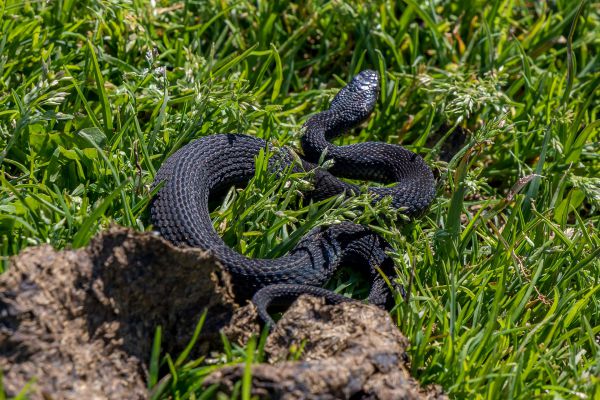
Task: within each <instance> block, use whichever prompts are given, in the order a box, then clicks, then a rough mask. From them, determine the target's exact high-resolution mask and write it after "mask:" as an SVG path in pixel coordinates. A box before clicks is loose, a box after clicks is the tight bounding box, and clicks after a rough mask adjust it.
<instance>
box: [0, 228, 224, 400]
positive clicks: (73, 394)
mask: <svg viewBox="0 0 600 400" xmlns="http://www.w3.org/2000/svg"><path fill="white" fill-rule="evenodd" d="M225 279H226V276H225V275H224V274H222V272H221V270H220V268H219V267H218V265H217V264H216V263H215V262H214V260H213V259H212V258H211V257H210V256H209V255H208V254H206V253H204V252H201V251H198V250H193V249H177V248H174V247H173V246H171V245H170V244H169V243H167V242H166V241H164V240H163V239H161V238H159V237H157V236H155V235H153V234H150V233H134V232H132V231H129V230H126V229H123V228H113V229H111V230H109V231H108V232H107V233H105V234H102V235H100V236H99V237H97V238H96V239H94V240H93V242H92V243H91V244H90V246H89V247H87V248H85V249H80V250H67V251H55V250H54V249H52V248H51V247H50V246H40V247H36V248H30V249H27V250H25V251H23V253H22V254H20V255H19V256H18V257H15V258H13V259H12V262H11V266H10V268H9V270H8V271H7V272H6V273H5V274H3V275H2V276H0V366H1V367H0V368H2V370H3V371H2V372H3V373H4V384H5V387H6V389H7V391H8V393H9V394H15V393H17V392H18V391H19V390H21V389H22V388H23V387H24V386H25V385H26V384H27V383H28V382H29V381H31V380H32V379H34V380H35V382H34V384H33V387H32V390H31V391H30V393H31V394H32V395H31V397H32V398H43V397H46V398H48V397H49V396H55V398H131V399H136V398H145V397H147V391H146V376H147V373H146V371H147V368H146V366H147V362H148V361H149V358H150V354H151V344H152V338H153V336H154V332H155V328H156V327H157V326H158V325H160V326H161V327H162V331H163V344H164V346H165V348H164V350H165V351H168V352H169V353H171V354H178V352H180V351H181V350H182V349H183V348H184V347H185V345H186V344H187V343H188V341H189V339H190V337H191V334H192V333H193V332H194V327H195V325H196V323H197V322H198V319H199V317H200V315H201V313H202V311H203V309H204V308H205V307H208V308H209V312H208V318H207V321H206V324H205V329H203V332H205V333H210V332H212V333H215V332H217V331H218V330H219V329H220V328H221V327H223V326H224V325H225V324H226V323H227V322H229V320H230V317H231V313H232V311H233V309H234V304H233V302H232V301H231V297H230V295H229V292H228V290H227V287H228V286H227V284H226V281H225ZM204 342H205V343H206V340H205V341H204ZM202 350H203V349H200V348H199V349H196V351H197V353H198V352H201V351H202Z"/></svg>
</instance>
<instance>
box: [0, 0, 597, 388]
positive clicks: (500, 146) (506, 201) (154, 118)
mask: <svg viewBox="0 0 600 400" xmlns="http://www.w3.org/2000/svg"><path fill="white" fill-rule="evenodd" d="M156 3H157V4H156V6H155V7H152V6H151V4H150V2H143V1H141V0H130V1H124V2H120V1H113V0H104V1H101V0H87V1H78V2H75V1H72V0H57V1H51V2H46V1H35V2H34V1H30V2H24V1H10V0H9V1H4V2H1V3H0V16H1V28H0V31H1V34H0V149H1V152H0V170H1V173H0V185H1V186H0V187H1V189H0V252H1V257H2V258H1V264H0V270H2V269H6V268H7V265H8V256H10V255H14V254H17V253H18V252H19V251H20V250H22V249H23V248H25V247H27V246H32V245H36V244H40V243H50V244H52V245H54V246H56V247H57V248H63V247H68V246H74V247H79V246H83V245H85V244H86V243H87V242H88V240H89V238H90V237H91V236H93V235H94V234H95V233H96V232H98V231H99V230H101V229H103V228H105V227H106V226H107V225H108V224H109V223H110V222H111V221H116V222H118V223H119V224H122V225H125V226H130V227H133V228H135V229H138V230H146V229H150V226H149V225H148V217H147V205H148V201H149V199H150V197H151V192H150V186H149V185H150V182H151V181H152V178H153V175H154V173H155V171H156V169H157V168H158V167H159V166H160V164H161V162H162V161H163V160H165V158H166V157H168V156H169V155H170V154H172V153H173V152H174V151H175V150H177V149H178V148H180V147H181V146H182V145H183V144H185V143H187V142H188V141H189V140H191V139H193V138H198V137H201V136H204V135H209V134H213V133H219V132H245V133H249V134H252V135H256V136H259V137H263V138H267V139H269V140H270V141H272V142H273V143H274V144H275V145H277V146H281V145H292V146H297V144H298V138H299V137H300V135H301V131H300V127H301V126H302V123H303V122H304V121H305V120H306V119H307V118H308V117H309V116H310V115H311V114H313V113H315V112H317V111H319V110H322V109H324V108H325V107H327V104H328V102H329V101H330V100H331V98H332V96H333V95H334V94H335V93H336V91H337V90H338V89H339V88H340V87H341V86H342V85H343V84H344V82H346V81H347V80H348V79H349V78H350V77H351V76H352V75H353V74H354V73H356V72H358V71H360V70H362V69H365V68H373V69H376V70H378V71H379V72H380V74H381V75H382V78H383V79H382V95H381V99H380V101H379V103H378V105H377V111H376V113H375V115H374V116H373V118H371V119H370V120H369V122H368V125H367V126H366V128H365V129H364V130H362V131H356V132H354V133H353V134H352V135H349V136H347V137H345V138H343V139H341V140H340V141H339V143H344V144H346V143H355V142H359V141H366V140H378V141H386V142H391V143H401V144H403V145H405V146H407V147H408V148H410V149H412V150H414V151H416V152H418V153H420V154H421V155H423V156H424V157H425V158H426V159H427V160H428V162H430V164H431V165H432V166H433V167H434V169H435V170H436V173H437V174H438V176H439V191H438V196H437V199H436V201H435V202H434V204H433V205H432V207H431V209H430V211H429V212H428V213H427V215H425V216H424V217H423V218H422V219H420V220H418V221H412V222H408V223H403V222H402V221H401V218H398V217H397V216H396V215H393V213H391V212H390V210H388V209H387V207H385V205H380V206H379V207H377V208H376V209H373V208H371V207H370V206H369V204H368V201H367V200H366V199H365V198H357V199H331V200H329V201H324V202H322V203H320V204H313V205H310V204H299V203H301V202H299V196H298V195H297V193H296V190H301V189H302V188H303V187H305V185H309V184H310V182H309V178H310V177H309V176H303V175H293V176H286V177H282V178H280V179H279V180H278V179H277V178H275V177H273V176H269V174H266V173H265V171H264V168H259V169H258V172H257V176H256V178H255V180H254V181H253V182H252V184H251V185H249V187H248V188H247V189H246V190H245V191H243V192H239V191H232V192H230V196H228V198H227V199H226V200H225V202H224V204H223V205H222V206H221V207H219V208H217V209H216V210H215V213H214V217H215V225H216V226H217V228H218V229H219V231H220V232H221V233H222V234H223V236H224V237H225V238H226V240H227V241H228V243H230V244H231V245H232V246H234V247H235V248H237V249H238V250H239V251H242V252H244V253H245V254H249V255H252V256H266V255H268V256H277V255H278V254H281V253H283V252H285V251H286V250H287V249H288V248H289V247H290V246H291V245H293V243H295V241H297V240H298V239H299V238H300V237H301V236H302V234H303V233H305V232H306V231H307V230H309V229H311V228H312V227H314V226H316V225H318V224H323V223H332V222H335V221H337V220H342V219H350V220H358V221H360V222H361V223H365V224H370V225H371V226H373V227H374V228H375V229H377V230H378V231H379V232H381V233H382V234H383V235H384V236H385V237H386V238H387V239H388V240H389V241H390V242H391V243H392V244H393V246H394V248H395V250H396V251H395V254H394V257H395V259H396V261H397V267H398V268H397V269H398V277H397V280H398V282H400V283H402V284H404V285H405V287H407V288H408V291H409V294H410V298H409V300H408V301H407V302H403V301H400V299H399V301H398V305H397V307H395V308H394V309H393V310H392V312H391V313H392V316H393V317H394V318H395V319H396V320H397V322H398V326H399V327H400V329H401V330H402V331H403V332H404V333H405V334H406V335H407V336H408V337H409V338H410V340H411V343H412V347H411V349H410V356H411V360H412V372H413V374H414V375H415V376H416V377H417V378H418V379H419V380H420V381H421V382H423V383H433V382H436V383H439V384H440V385H442V386H443V387H444V388H445V390H446V391H447V392H448V393H450V395H451V396H452V397H454V398H543V397H554V398H590V399H591V398H594V396H596V398H597V396H600V378H599V376H600V261H599V260H600V250H599V249H600V235H599V233H598V229H599V222H600V213H599V212H598V210H599V207H600V141H599V139H598V132H599V130H600V129H599V128H600V123H599V122H598V121H597V120H598V114H599V112H600V89H599V87H600V53H599V52H598V49H599V48H600V36H599V35H598V32H599V31H600V5H599V4H598V3H593V2H592V1H581V2H577V1H573V0H549V1H524V0H502V1H500V0H488V1H483V0H459V1H453V2H450V1H446V2H443V1H439V0H403V1H388V2H371V1H365V2H359V1H356V2H349V1H348V2H345V1H331V2H318V1H307V2H298V4H293V3H292V2H289V1H280V2H271V1H252V2H251V1H248V0H240V1H236V2H233V1H231V2H230V1H226V0H223V1H182V2H170V1H157V2H156ZM443 126H446V127H450V130H452V129H457V128H463V129H466V130H467V132H468V137H467V141H466V143H465V145H464V146H463V148H462V149H461V150H460V151H459V152H458V153H457V154H456V155H455V156H454V158H453V159H452V160H450V161H448V162H443V161H439V158H438V154H439V152H440V151H441V150H442V145H443V142H444V140H446V139H448V140H450V138H449V136H448V135H440V134H439V132H440V129H441V127H443ZM260 162H261V160H259V161H258V163H259V167H260ZM263 162H264V161H263ZM290 185H291V187H290ZM265 231H266V232H267V233H266V234H261V235H258V234H257V232H265ZM331 287H332V288H335V289H337V290H339V291H341V292H343V293H347V294H355V295H357V296H360V294H361V293H362V292H363V291H364V290H365V286H364V284H361V282H359V278H358V277H356V276H354V274H352V273H351V272H347V273H345V274H342V275H340V276H338V277H336V279H334V282H332V283H331ZM192 334H193V332H190V335H192ZM157 338H158V339H157V342H156V345H157V346H158V345H159V344H160V335H157ZM148 340H152V338H148ZM159 349H160V347H159V348H158V349H156V348H155V350H156V352H159ZM260 351H261V346H260V343H254V344H253V345H252V346H248V348H247V349H238V348H236V347H235V346H233V345H231V344H228V343H227V342H225V343H224V346H223V353H222V354H221V355H220V356H218V357H215V358H214V359H212V360H203V359H200V360H191V361H188V362H187V363H185V362H184V361H182V360H181V359H178V360H177V362H174V361H172V359H171V358H170V357H169V356H162V357H159V355H158V354H159V353H156V354H154V356H153V360H154V364H152V368H153V371H154V373H153V374H152V376H151V379H150V382H149V384H154V383H158V385H162V386H161V387H160V388H159V389H160V390H158V389H157V390H156V391H155V394H156V396H157V397H161V396H162V397H166V396H168V395H170V396H173V397H174V398H191V397H192V396H195V397H196V398H199V397H200V398H209V397H210V396H212V395H213V394H214V393H212V392H202V390H201V389H200V387H201V380H202V377H203V376H205V375H206V374H207V373H208V372H210V371H211V370H214V369H215V368H218V366H219V365H226V364H230V363H234V362H247V363H250V362H253V361H256V360H260V359H261V356H260ZM184 358H185V357H184ZM159 367H160V368H161V370H170V371H171V374H172V378H171V379H170V380H166V381H161V380H160V378H161V377H160V376H158V375H157V374H158V372H156V371H157V370H158V368H159ZM173 377H177V378H176V379H174V378H173ZM237 390H238V396H239V397H241V398H248V397H249V392H248V381H247V377H246V378H245V379H244V380H243V381H242V382H240V383H239V386H238V389H237ZM213 392H214V388H213ZM203 396H204V397H203Z"/></svg>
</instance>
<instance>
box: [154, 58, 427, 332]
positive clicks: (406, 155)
mask: <svg viewBox="0 0 600 400" xmlns="http://www.w3.org/2000/svg"><path fill="white" fill-rule="evenodd" d="M378 95H379V76H378V75H377V73H375V72H373V71H369V70H367V71H363V72H361V73H360V74H358V75H357V76H356V77H354V79H352V81H351V82H350V83H349V84H348V85H347V86H346V87H344V88H343V89H342V90H341V91H340V92H339V93H338V94H337V95H336V96H335V98H334V99H333V101H332V102H331V106H330V107H329V109H328V110H326V111H323V112H320V113H318V114H316V115H314V116H312V117H311V118H310V119H309V120H308V121H307V122H306V123H305V125H304V130H305V133H304V136H303V137H302V139H301V142H302V149H303V152H304V156H303V158H302V162H301V164H302V165H298V166H296V167H295V168H296V169H300V170H314V172H315V175H314V176H315V178H314V180H315V181H314V190H312V191H311V192H310V193H307V194H306V196H307V197H309V198H311V199H314V200H320V199H324V198H328V197H331V196H334V195H338V194H341V193H344V192H345V193H357V192H358V190H359V189H358V187H357V186H355V185H353V184H350V183H347V182H344V181H342V180H340V179H338V178H337V177H344V178H351V179H363V180H373V181H377V182H381V183H393V182H396V184H395V185H393V186H391V187H372V188H369V192H370V193H372V195H373V197H374V198H375V199H378V198H382V197H383V196H391V197H392V205H393V206H394V207H398V208H400V207H402V208H403V210H404V211H403V212H405V213H406V214H409V215H416V214H419V213H420V212H422V211H423V210H424V209H425V208H427V207H428V205H429V204H430V203H431V201H432V200H433V197H434V194H435V181H434V178H433V174H432V172H431V169H430V168H429V167H428V166H427V165H426V164H425V162H424V161H423V159H422V158H421V157H419V156H418V155H416V154H414V153H412V152H411V151H409V150H406V149H404V148H403V147H401V146H399V145H393V144H387V143H379V142H367V143H358V144H353V145H348V146H336V145H334V144H332V143H330V142H329V140H331V139H333V138H335V137H337V136H339V135H341V134H342V133H344V132H346V131H348V130H349V129H351V128H353V127H355V126H357V125H358V124H360V123H361V122H363V121H364V120H366V119H367V118H368V116H369V115H370V114H371V112H372V111H373V109H374V107H375V103H376V101H377V97H378ZM266 146H268V144H267V142H266V141H264V140H262V139H259V138H255V137H252V136H247V135H242V134H217V135H210V136H206V137H203V138H200V139H198V140H195V141H193V142H190V143H189V144H187V145H186V146H184V147H182V148H181V149H179V150H178V151H177V152H176V153H174V154H173V155H172V156H171V157H169V158H168V159H167V160H166V161H165V162H164V163H163V165H162V166H161V168H160V169H159V171H158V172H157V174H156V177H155V179H154V185H155V186H156V185H158V184H159V183H160V182H162V181H165V183H164V186H163V187H162V188H160V190H159V191H158V193H157V195H156V197H155V198H154V199H153V203H152V207H151V218H152V223H153V224H154V226H155V227H156V228H158V230H159V231H160V233H161V235H162V236H163V237H165V238H166V239H168V240H169V241H171V242H172V243H174V244H176V245H189V246H194V247H198V248H201V249H203V250H210V251H211V252H212V253H213V254H214V256H215V257H216V259H217V260H219V261H220V262H221V264H222V265H223V266H224V267H225V269H226V270H227V271H228V272H229V274H230V275H231V279H232V283H233V286H234V290H235V292H236V296H237V297H238V298H239V299H248V298H250V297H252V296H254V297H253V299H252V301H253V302H254V303H255V304H256V305H257V307H258V310H259V315H260V316H261V317H262V318H263V319H264V320H265V321H266V322H268V323H273V321H272V320H271V318H270V317H269V315H268V313H267V310H266V308H267V306H268V305H269V304H270V302H271V301H272V300H273V299H283V300H289V298H290V297H297V295H299V294H301V293H310V294H314V295H318V296H324V297H326V298H327V299H328V300H329V301H330V302H334V303H338V302H341V301H345V300H346V298H345V297H343V296H341V295H337V294H335V293H332V292H330V291H327V290H325V289H322V288H321V286H322V285H324V284H325V283H326V282H327V281H328V280H329V279H330V278H331V277H332V275H333V274H334V272H335V271H336V270H337V269H338V267H339V266H340V265H351V266H355V267H361V268H368V270H369V272H370V274H371V278H372V286H371V291H370V293H369V298H368V300H369V302H371V303H375V304H379V305H382V304H385V303H386V302H387V301H389V300H390V299H391V296H390V292H389V290H388V286H387V285H386V283H385V280H384V278H383V277H382V276H381V273H380V272H379V271H378V270H380V271H382V272H383V273H384V274H386V275H388V276H390V275H391V274H392V273H393V262H392V260H391V259H390V257H389V256H388V255H387V254H386V251H387V250H388V249H389V244H388V243H387V242H386V241H385V240H384V239H383V238H381V237H380V236H379V235H378V234H376V233H374V232H373V231H371V230H370V229H368V228H367V227H364V226H362V225H357V224H353V223H350V222H343V223H340V224H336V225H331V226H328V227H319V228H316V229H314V230H312V231H311V232H310V233H309V234H308V235H307V236H305V237H304V238H303V239H302V240H301V241H300V243H298V245H297V246H296V247H295V248H294V249H293V250H291V251H290V252H289V254H287V255H286V256H283V257H280V258H277V259H251V258H248V257H245V256H243V255H241V254H239V253H237V252H235V251H234V250H232V249H231V248H230V247H228V246H227V245H226V244H225V243H224V242H223V240H222V239H221V237H219V235H218V234H217V232H216V231H215V229H214V228H213V225H212V222H211V219H210V215H209V206H208V204H209V196H210V195H211V194H214V193H216V192H223V191H224V190H226V189H228V188H229V187H231V186H233V185H243V184H245V183H247V182H248V180H249V179H250V178H252V177H253V176H254V173H255V158H256V156H257V154H258V153H259V152H260V150H261V149H264V148H265V147H266ZM325 150H326V153H325V159H327V160H329V159H331V160H333V166H332V167H331V168H330V169H328V170H327V171H325V170H323V169H319V168H317V165H316V164H315V163H317V162H318V161H319V159H320V157H321V155H322V154H323V151H325ZM291 163H293V156H292V155H291V153H290V150H288V149H286V148H284V149H281V151H279V153H277V156H276V157H273V158H272V159H271V161H270V168H272V169H273V171H274V172H275V173H276V171H277V170H278V168H281V167H282V165H283V166H285V165H289V164H291ZM279 170H281V169H279Z"/></svg>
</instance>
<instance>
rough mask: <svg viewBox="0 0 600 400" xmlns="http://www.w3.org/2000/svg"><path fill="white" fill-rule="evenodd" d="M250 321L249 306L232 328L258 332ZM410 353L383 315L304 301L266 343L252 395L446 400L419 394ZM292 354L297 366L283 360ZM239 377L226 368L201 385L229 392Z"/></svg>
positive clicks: (426, 391) (433, 392)
mask: <svg viewBox="0 0 600 400" xmlns="http://www.w3.org/2000/svg"><path fill="white" fill-rule="evenodd" d="M255 315H256V314H255V311H254V307H253V306H252V305H249V306H246V307H243V308H242V309H239V310H238V311H236V315H235V317H234V320H236V324H232V325H233V326H250V327H255V326H256V325H255V318H256V317H255ZM254 329H256V327H255V328H254ZM228 333H229V334H230V335H231V336H232V338H233V339H236V340H238V341H239V342H241V343H242V344H243V342H244V341H245V340H247V338H248V337H249V334H248V333H247V332H241V331H240V330H239V329H237V328H235V329H233V330H231V328H230V330H229V331H228ZM240 333H241V334H240ZM255 333H256V332H255ZM407 346H408V340H407V339H406V337H404V336H403V335H402V334H401V333H400V331H399V330H398V328H397V327H396V325H395V324H394V323H393V321H392V319H391V318H390V316H389V315H388V314H387V312H385V311H383V310H381V309H380V308H377V307H375V306H370V305H365V304H361V303H359V302H356V303H354V302H353V303H343V304H339V305H335V306H330V305H326V304H324V302H323V300H322V299H317V298H314V297H309V296H302V297H300V298H299V299H298V301H296V302H295V303H294V304H293V305H292V306H291V307H290V308H289V309H288V311H287V312H286V313H285V314H284V315H283V317H282V318H281V320H280V321H279V322H278V323H277V326H276V328H275V329H274V331H273V332H272V333H271V335H269V337H268V339H267V343H266V346H265V353H266V355H267V357H268V360H269V362H270V363H271V364H258V365H253V367H252V393H253V394H254V395H258V396H260V397H261V398H270V399H390V400H391V399H445V398H446V396H445V395H443V393H442V391H441V389H440V388H439V387H435V386H432V387H429V388H421V387H420V386H419V384H418V382H417V381H416V380H415V379H414V378H412V377H411V376H410V374H409V372H408V368H409V366H408V357H407V355H406V351H405V350H406V347H407ZM292 348H293V349H302V351H301V358H302V361H287V360H289V359H290V356H291V354H290V349H292ZM243 372H244V366H243V365H239V366H233V367H227V368H223V369H221V370H219V371H217V372H215V373H213V374H212V375H211V376H209V377H208V379H207V380H206V381H205V385H211V384H218V385H219V386H220V388H221V390H223V391H225V392H227V393H231V391H232V390H233V385H234V383H235V382H237V381H239V380H240V379H241V378H242V375H243Z"/></svg>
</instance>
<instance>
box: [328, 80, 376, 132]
mask: <svg viewBox="0 0 600 400" xmlns="http://www.w3.org/2000/svg"><path fill="white" fill-rule="evenodd" d="M378 97H379V75H378V74H377V72H375V71H373V70H369V69H367V70H364V71H362V72H360V73H359V74H358V75H356V76H355V77H354V78H352V80H351V81H350V83H348V85H346V87H344V88H343V89H342V90H340V91H339V93H338V94H337V95H336V96H335V98H334V99H333V101H332V102H331V106H330V107H329V109H330V110H331V111H334V112H343V113H344V114H346V113H348V114H349V116H351V117H352V118H353V119H355V120H356V122H362V121H363V120H365V119H366V118H367V117H368V116H369V115H370V114H371V113H372V112H373V110H374V109H375V104H376V103H377V98H378Z"/></svg>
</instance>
